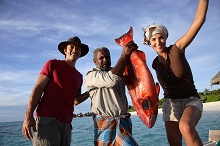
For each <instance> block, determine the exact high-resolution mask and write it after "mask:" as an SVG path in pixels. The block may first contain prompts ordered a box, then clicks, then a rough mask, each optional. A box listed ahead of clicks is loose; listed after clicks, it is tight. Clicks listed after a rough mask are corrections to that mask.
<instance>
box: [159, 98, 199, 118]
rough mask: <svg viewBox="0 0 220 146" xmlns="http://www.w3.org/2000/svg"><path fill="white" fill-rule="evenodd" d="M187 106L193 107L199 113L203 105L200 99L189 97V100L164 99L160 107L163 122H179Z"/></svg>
mask: <svg viewBox="0 0 220 146" xmlns="http://www.w3.org/2000/svg"><path fill="white" fill-rule="evenodd" d="M187 106H195V107H197V108H198V109H199V110H200V111H201V112H202V111H203V104H202V101H201V99H200V98H198V97H194V96H191V97H190V98H189V99H169V98H164V102H163V105H162V111H163V121H179V120H180V118H181V117H182V114H183V111H184V110H185V108H186V107H187Z"/></svg>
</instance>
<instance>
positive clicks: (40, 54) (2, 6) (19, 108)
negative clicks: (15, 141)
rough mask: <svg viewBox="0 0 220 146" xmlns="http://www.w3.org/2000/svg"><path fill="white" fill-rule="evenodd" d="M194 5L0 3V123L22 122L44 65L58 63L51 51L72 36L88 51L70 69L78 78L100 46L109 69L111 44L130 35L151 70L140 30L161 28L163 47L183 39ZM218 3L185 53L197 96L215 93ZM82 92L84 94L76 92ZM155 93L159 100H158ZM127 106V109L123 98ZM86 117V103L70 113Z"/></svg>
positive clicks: (193, 0) (169, 0)
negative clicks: (153, 26) (107, 53)
mask: <svg viewBox="0 0 220 146" xmlns="http://www.w3.org/2000/svg"><path fill="white" fill-rule="evenodd" d="M197 3H198V0H158V1H151V2H150V1H148V0H135V1H134V0H126V1H125V0H120V1H119V0H62V1H60V0H0V122H7V121H22V120H23V117H24V112H25V110H26V107H27V103H28V99H29V96H30V93H31V91H32V89H33V87H34V84H35V82H36V78H37V76H38V74H39V72H40V71H41V69H42V67H43V65H44V63H45V62H46V61H47V60H49V59H54V58H56V59H60V60H63V59H64V56H63V55H62V54H61V53H60V52H59V51H58V48H57V45H58V44H59V43H60V42H62V41H66V40H67V39H68V38H71V37H74V36H78V37H79V38H80V39H81V41H82V43H85V44H87V45H88V46H89V49H90V50H89V53H88V54H87V55H86V56H85V57H83V58H80V59H79V60H78V61H77V63H76V68H77V69H78V70H79V71H80V72H81V73H82V74H83V76H84V77H85V74H86V72H87V71H88V70H90V69H91V68H93V67H95V66H94V63H93V61H92V59H93V55H92V52H93V50H94V49H96V48H97V47H102V46H105V47H107V48H109V50H110V51H111V57H112V65H113V66H114V65H115V64H116V62H117V60H118V58H119V56H120V54H121V52H122V48H121V47H120V46H118V45H117V44H116V43H115V41H114V39H115V38H118V37H120V36H121V35H122V34H124V33H126V32H127V31H128V30H129V28H130V26H132V27H133V29H134V41H135V43H137V44H138V46H139V50H142V51H144V52H145V54H146V58H147V65H148V67H149V69H150V71H151V73H152V75H153V77H154V80H155V82H157V79H156V75H155V72H154V70H153V69H152V67H151V64H152V61H153V59H154V58H155V57H156V55H157V54H156V52H155V51H153V49H152V48H151V47H149V46H146V45H143V28H146V27H147V26H148V25H151V24H153V23H155V24H162V25H164V26H166V27H167V29H168V31H169V37H168V39H167V46H169V45H171V44H173V43H175V41H176V40H178V39H179V38H180V37H181V36H182V35H184V34H185V33H186V31H187V30H188V28H189V27H190V24H191V23H192V21H193V19H194V16H195V11H196V8H197ZM219 8H220V1H219V0H210V2H209V9H208V13H207V17H206V22H205V23H204V25H203V27H202V28H201V30H200V32H199V33H198V35H197V36H196V38H195V39H194V41H193V42H192V43H191V44H190V46H189V47H188V48H187V49H186V57H187V59H188V61H189V63H190V65H191V69H192V72H193V76H194V82H195V85H196V88H197V89H198V91H199V92H203V91H204V89H209V90H214V89H219V88H220V86H219V85H214V86H212V88H211V86H210V80H211V78H212V77H214V76H215V75H216V74H217V73H218V71H220V63H219V62H220V48H219V38H220V17H219V16H220V9H219ZM82 91H83V92H84V91H86V88H85V86H84V85H83V86H82ZM162 93H163V91H162V90H161V92H160V96H159V98H160V99H161V98H163V96H162ZM128 101H129V104H130V105H132V103H131V99H130V96H129V95H128ZM80 112H82V113H85V112H90V99H87V100H86V101H85V102H84V103H82V104H80V105H78V106H76V107H75V113H80Z"/></svg>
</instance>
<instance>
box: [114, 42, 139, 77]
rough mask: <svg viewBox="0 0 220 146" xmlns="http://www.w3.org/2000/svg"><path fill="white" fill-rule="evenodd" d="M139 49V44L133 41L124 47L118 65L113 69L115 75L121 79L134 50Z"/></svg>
mask: <svg viewBox="0 0 220 146" xmlns="http://www.w3.org/2000/svg"><path fill="white" fill-rule="evenodd" d="M137 48H138V46H137V44H135V43H134V42H133V41H131V42H129V43H128V44H127V45H125V46H123V50H122V54H121V56H120V58H119V60H118V62H117V64H116V65H115V66H114V67H113V68H112V69H111V72H112V73H113V74H116V75H118V76H120V77H122V76H123V73H124V70H125V67H126V64H127V61H128V59H129V57H130V55H131V53H132V51H133V50H136V49H137Z"/></svg>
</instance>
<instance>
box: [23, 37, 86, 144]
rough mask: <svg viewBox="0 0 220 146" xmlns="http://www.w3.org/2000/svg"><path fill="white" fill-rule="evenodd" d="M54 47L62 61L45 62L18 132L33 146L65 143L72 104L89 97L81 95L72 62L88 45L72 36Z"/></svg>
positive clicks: (84, 52) (78, 79) (69, 124)
mask: <svg viewBox="0 0 220 146" xmlns="http://www.w3.org/2000/svg"><path fill="white" fill-rule="evenodd" d="M58 49H59V51H60V52H61V53H62V54H64V55H65V60H57V59H53V60H49V61H47V62H46V63H45V65H44V67H43V69H42V70H41V72H40V74H39V76H38V79H37V81H36V84H35V86H34V89H33V91H32V93H31V95H30V99H29V102H28V107H27V110H26V112H25V117H24V123H23V126H22V134H23V135H24V137H26V138H27V139H32V138H33V140H32V141H33V145H59V146H61V145H62V146H69V145H70V143H71V130H72V126H71V122H72V118H73V111H74V105H77V104H79V103H81V102H83V101H84V100H86V99H87V98H88V97H89V94H88V93H87V92H85V93H83V94H81V86H82V83H83V76H82V74H81V73H80V72H79V71H78V70H77V69H76V68H75V64H76V61H77V60H78V59H79V58H80V57H83V56H85V55H86V54H87V53H88V51H89V47H88V46H87V45H85V44H83V43H81V40H80V39H79V38H78V37H73V38H70V39H68V40H67V41H64V42H61V43H60V44H59V45H58ZM35 109H36V116H37V117H36V120H35V119H34V116H33V113H34V111H35ZM31 128H33V131H34V136H32V132H31Z"/></svg>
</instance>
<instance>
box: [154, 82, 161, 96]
mask: <svg viewBox="0 0 220 146" xmlns="http://www.w3.org/2000/svg"><path fill="white" fill-rule="evenodd" d="M155 87H156V93H157V96H158V95H159V93H160V85H159V83H157V82H156V85H155Z"/></svg>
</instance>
